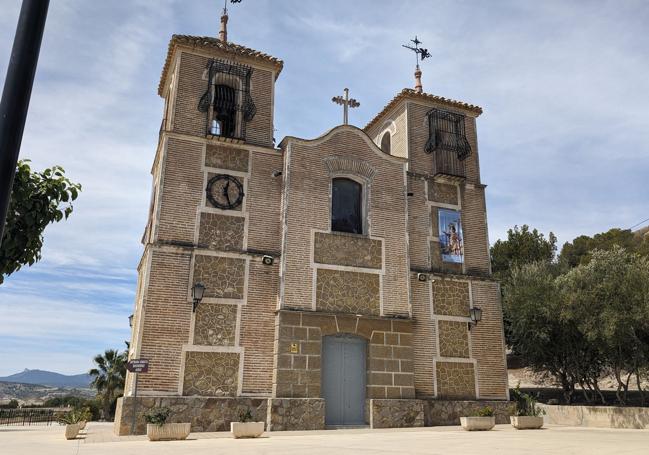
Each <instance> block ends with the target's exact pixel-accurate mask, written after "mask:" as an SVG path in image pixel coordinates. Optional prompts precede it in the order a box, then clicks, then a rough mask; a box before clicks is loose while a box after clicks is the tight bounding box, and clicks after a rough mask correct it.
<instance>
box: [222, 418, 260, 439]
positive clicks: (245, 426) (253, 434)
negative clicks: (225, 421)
mask: <svg viewBox="0 0 649 455" xmlns="http://www.w3.org/2000/svg"><path fill="white" fill-rule="evenodd" d="M230 432H231V433H232V436H234V437H235V438H236V439H239V438H258V437H259V436H261V435H262V433H263V432H264V422H230Z"/></svg>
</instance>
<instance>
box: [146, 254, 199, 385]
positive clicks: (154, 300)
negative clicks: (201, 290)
mask: <svg viewBox="0 0 649 455" xmlns="http://www.w3.org/2000/svg"><path fill="white" fill-rule="evenodd" d="M151 254H152V258H151V270H150V279H149V286H148V288H147V291H146V297H145V299H144V311H145V313H144V317H143V318H142V323H143V328H142V340H141V347H140V357H141V358H144V359H149V361H150V366H149V372H148V373H147V374H142V375H140V378H139V384H138V387H139V389H140V390H141V391H143V392H146V391H149V392H150V391H158V392H178V385H179V381H180V360H181V349H182V345H183V344H186V343H188V341H189V327H190V325H189V323H190V318H191V314H192V306H191V302H189V301H188V298H187V295H188V288H189V286H188V285H189V265H190V260H191V252H190V251H188V250H181V249H178V248H155V247H154V248H153V250H152V253H151Z"/></svg>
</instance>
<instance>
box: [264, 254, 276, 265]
mask: <svg viewBox="0 0 649 455" xmlns="http://www.w3.org/2000/svg"><path fill="white" fill-rule="evenodd" d="M261 262H263V264H264V265H273V262H275V259H274V258H273V257H272V256H264V257H263V258H261Z"/></svg>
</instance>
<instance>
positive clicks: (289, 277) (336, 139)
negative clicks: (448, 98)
mask: <svg viewBox="0 0 649 455" xmlns="http://www.w3.org/2000/svg"><path fill="white" fill-rule="evenodd" d="M283 148H284V150H285V154H286V163H285V170H286V172H285V173H286V175H285V188H284V204H285V207H284V213H283V223H284V238H283V246H282V251H283V256H282V266H283V277H282V279H283V284H282V286H283V302H282V304H283V306H284V307H287V308H298V309H311V308H312V306H313V276H314V275H313V266H312V264H311V258H312V250H313V245H312V243H313V240H312V239H313V234H312V231H313V230H318V231H323V232H329V231H330V204H331V202H330V192H331V179H332V177H333V176H335V175H336V174H332V172H330V170H329V168H328V167H327V163H326V161H325V159H327V158H331V157H334V156H342V157H353V160H347V161H345V160H340V161H339V165H342V164H340V163H345V162H347V163H349V166H350V169H349V170H347V171H344V170H343V171H344V172H342V173H341V175H348V174H352V175H354V173H357V178H358V179H359V180H360V181H363V182H364V189H363V191H364V192H366V193H367V194H368V197H367V199H368V200H367V223H366V224H367V230H368V232H366V234H369V236H371V237H372V238H377V239H382V240H383V243H384V251H385V253H384V254H385V258H386V260H385V269H384V270H383V271H382V280H381V281H382V311H383V314H384V315H394V314H402V315H403V314H405V315H407V314H409V312H410V308H409V297H408V280H407V277H408V257H407V241H406V232H407V231H406V207H407V206H406V189H405V182H404V163H403V162H402V161H400V160H399V159H396V158H391V157H389V156H388V155H385V154H383V153H381V152H378V151H377V150H375V149H373V148H372V146H371V145H370V144H368V141H367V138H364V133H363V132H362V131H361V130H359V129H357V128H354V127H351V126H341V127H338V128H336V129H334V130H332V131H331V132H329V133H328V134H327V135H326V136H324V137H322V138H320V139H318V140H315V141H298V140H291V139H290V138H289V140H288V141H287V142H285V143H284V144H283ZM354 161H359V162H364V163H365V164H364V166H365V167H364V168H362V169H361V168H355V167H354ZM336 169H337V172H338V168H336ZM368 169H371V171H369V170H368Z"/></svg>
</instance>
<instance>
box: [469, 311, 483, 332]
mask: <svg viewBox="0 0 649 455" xmlns="http://www.w3.org/2000/svg"><path fill="white" fill-rule="evenodd" d="M469 317H470V318H471V321H470V322H469V330H471V327H473V326H476V325H478V322H480V321H481V320H482V308H480V307H477V306H474V307H473V308H471V309H470V310H469Z"/></svg>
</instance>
